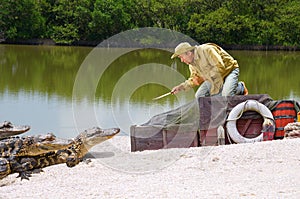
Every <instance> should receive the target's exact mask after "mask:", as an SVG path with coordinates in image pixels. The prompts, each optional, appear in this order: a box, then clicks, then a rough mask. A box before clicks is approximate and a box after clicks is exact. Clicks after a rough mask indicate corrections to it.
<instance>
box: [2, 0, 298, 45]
mask: <svg viewBox="0 0 300 199" xmlns="http://www.w3.org/2000/svg"><path fill="white" fill-rule="evenodd" d="M299 13H300V0H240V1H238V2H237V1H235V0H176V1H175V0H2V1H1V3H0V40H2V41H17V40H26V39H33V38H38V39H52V40H53V41H55V42H56V43H59V44H74V43H76V42H78V41H99V42H100V41H103V40H105V39H107V38H109V37H111V36H113V35H115V34H117V33H120V32H122V31H126V30H130V29H134V28H141V27H159V28H167V29H171V30H175V31H178V32H181V33H183V34H186V35H188V36H190V37H191V38H193V39H195V40H196V41H198V42H199V43H203V42H216V43H218V44H223V45H225V44H228V45H280V46H296V47H299V46H300V43H299V41H300V15H299Z"/></svg>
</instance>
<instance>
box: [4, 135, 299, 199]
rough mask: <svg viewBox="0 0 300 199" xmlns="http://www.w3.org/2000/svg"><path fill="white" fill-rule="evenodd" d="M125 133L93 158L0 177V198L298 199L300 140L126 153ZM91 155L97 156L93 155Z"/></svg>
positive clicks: (91, 155) (101, 145)
mask: <svg viewBox="0 0 300 199" xmlns="http://www.w3.org/2000/svg"><path fill="white" fill-rule="evenodd" d="M129 143H130V142H129V137H126V136H116V137H114V138H112V139H111V140H109V141H106V142H105V143H102V144H100V145H99V146H97V147H95V148H94V149H93V151H92V152H91V154H90V155H89V156H90V157H91V160H92V162H91V163H88V164H87V163H85V162H82V163H80V164H79V165H77V166H75V167H73V168H68V167H67V166H66V165H65V164H61V165H55V166H51V167H47V168H45V169H44V172H43V173H41V174H34V175H33V176H32V177H31V178H30V180H29V181H28V180H22V181H21V180H20V179H19V178H16V176H17V174H12V175H9V176H8V177H6V178H4V179H2V180H0V190H1V191H0V198H12V199H16V198H151V199H153V198H184V199H186V198H295V199H296V198H299V197H300V152H299V149H300V139H299V138H297V139H290V140H277V141H268V142H260V143H254V144H234V145H226V146H214V147H197V148H189V149H162V150H157V151H143V152H134V153H131V152H130V144H129ZM94 157H95V158H94Z"/></svg>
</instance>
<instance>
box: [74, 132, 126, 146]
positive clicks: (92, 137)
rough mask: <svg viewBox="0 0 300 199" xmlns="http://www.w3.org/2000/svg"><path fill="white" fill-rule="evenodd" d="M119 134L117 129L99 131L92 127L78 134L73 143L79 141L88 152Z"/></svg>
mask: <svg viewBox="0 0 300 199" xmlns="http://www.w3.org/2000/svg"><path fill="white" fill-rule="evenodd" d="M119 132H120V129H119V128H111V129H101V128H99V127H94V128H91V129H87V130H85V131H84V132H82V133H80V134H79V135H78V136H77V137H76V138H75V142H76V141H80V142H81V143H82V144H83V145H84V147H85V148H86V149H87V150H89V149H90V148H92V147H93V146H95V145H97V144H100V143H101V142H104V141H105V140H108V139H110V138H112V137H114V136H115V135H116V134H118V133H119Z"/></svg>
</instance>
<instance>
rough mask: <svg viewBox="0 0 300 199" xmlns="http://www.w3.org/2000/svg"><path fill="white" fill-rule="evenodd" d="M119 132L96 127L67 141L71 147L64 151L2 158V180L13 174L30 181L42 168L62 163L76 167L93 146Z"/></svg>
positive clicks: (0, 161) (0, 177)
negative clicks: (32, 175)
mask: <svg viewBox="0 0 300 199" xmlns="http://www.w3.org/2000/svg"><path fill="white" fill-rule="evenodd" d="M119 132H120V129H118V128H111V129H100V128H98V127H95V128H92V129H88V130H85V131H84V132H82V133H80V134H79V135H78V136H77V137H75V138H74V139H72V140H71V141H70V140H68V141H66V143H70V144H71V145H70V146H67V147H65V148H63V149H61V148H60V149H57V150H48V151H47V152H45V153H38V154H36V155H28V154H27V155H18V156H13V157H12V156H9V157H1V158H0V179H3V178H5V177H6V176H8V175H10V174H13V173H19V175H18V176H17V177H20V178H21V180H22V179H27V180H29V177H31V174H33V173H40V172H41V171H42V168H45V167H48V166H51V165H56V164H62V163H66V165H67V166H68V167H74V166H76V165H77V164H79V162H81V161H83V157H84V156H85V155H86V154H87V153H88V151H89V150H90V149H91V148H92V147H93V146H95V145H97V144H100V143H101V142H103V141H105V140H108V139H110V138H112V137H113V136H115V135H116V134H118V133H119Z"/></svg>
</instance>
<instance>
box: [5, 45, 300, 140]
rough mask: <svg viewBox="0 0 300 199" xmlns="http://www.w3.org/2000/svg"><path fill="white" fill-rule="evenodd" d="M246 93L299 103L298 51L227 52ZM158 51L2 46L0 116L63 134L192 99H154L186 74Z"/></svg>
mask: <svg viewBox="0 0 300 199" xmlns="http://www.w3.org/2000/svg"><path fill="white" fill-rule="evenodd" d="M229 52H230V54H232V55H233V56H234V57H235V58H236V59H237V60H238V62H239V65H240V79H241V80H243V81H245V82H246V85H247V87H248V89H249V93H250V94H269V95H270V96H271V97H272V98H273V99H275V100H280V99H294V100H297V101H298V100H299V101H300V64H299V63H300V52H282V51H272V52H266V51H229ZM170 56H171V52H170V51H169V50H167V49H166V50H162V49H121V48H120V49H114V48H111V49H102V48H90V47H69V46H68V47H67V46H21V45H0V57H1V58H0V70H1V78H0V110H1V114H0V121H5V120H7V121H11V122H12V123H14V124H16V125H22V124H27V125H30V126H31V130H30V131H29V132H28V133H27V134H41V133H48V132H53V133H54V134H55V135H57V136H59V137H63V138H70V137H74V136H76V135H77V134H78V132H80V131H82V130H84V129H87V128H90V127H93V126H100V127H102V128H110V127H119V128H121V130H122V133H123V134H129V133H130V130H129V129H130V126H131V125H133V124H142V123H145V122H147V121H148V120H149V119H150V118H151V117H152V116H153V115H156V114H159V113H162V112H165V111H168V110H170V109H173V108H176V107H178V106H180V105H183V104H185V103H187V102H189V101H191V100H193V97H194V92H193V90H191V91H189V92H184V93H180V94H178V95H176V96H167V97H165V98H163V99H160V100H157V101H153V100H152V99H153V98H154V97H157V96H159V95H161V94H164V93H166V92H168V91H169V89H171V88H172V87H173V86H174V85H177V84H179V83H180V82H182V81H184V79H185V78H186V77H188V75H189V71H188V67H187V66H186V65H184V64H182V63H180V62H179V60H171V59H170Z"/></svg>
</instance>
